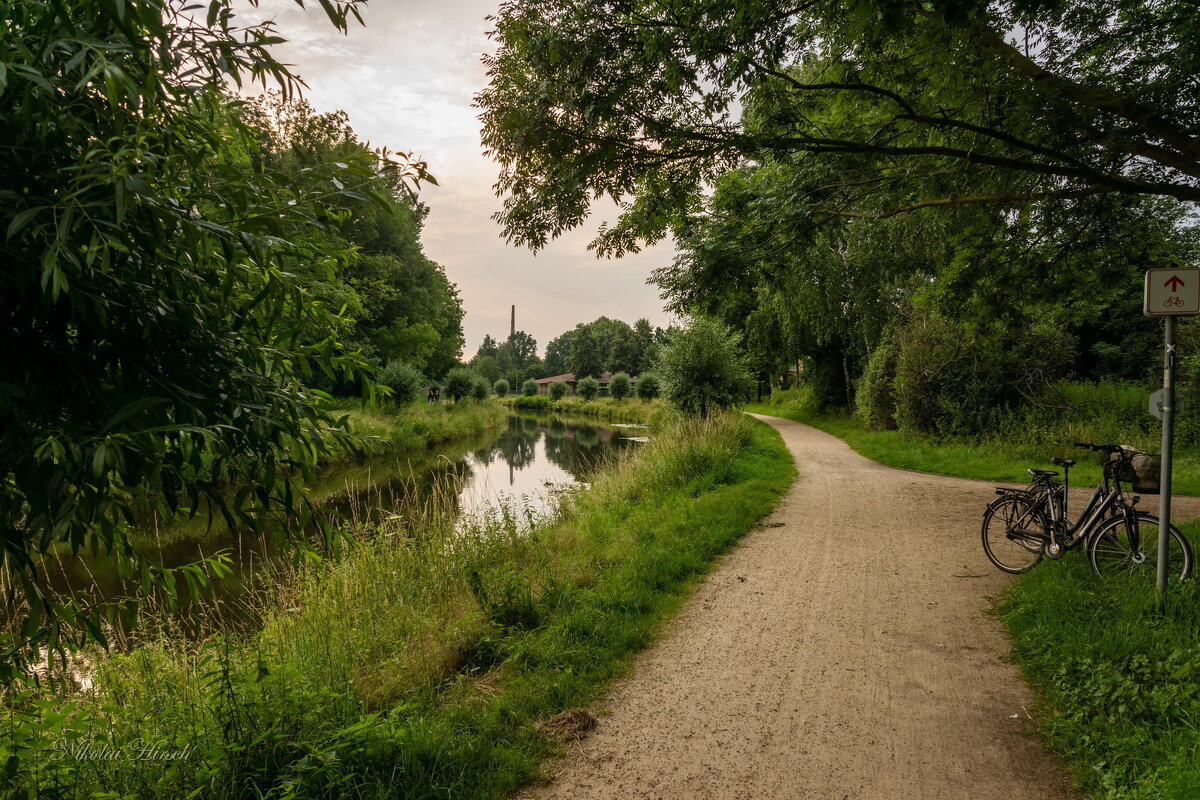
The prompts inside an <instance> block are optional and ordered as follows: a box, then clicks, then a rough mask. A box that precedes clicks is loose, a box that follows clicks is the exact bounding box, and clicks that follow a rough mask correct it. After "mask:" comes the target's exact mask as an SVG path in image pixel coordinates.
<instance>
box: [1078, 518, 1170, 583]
mask: <svg viewBox="0 0 1200 800" xmlns="http://www.w3.org/2000/svg"><path fill="white" fill-rule="evenodd" d="M1133 525H1136V528H1134V527H1133ZM1133 525H1130V524H1128V523H1127V522H1126V520H1125V517H1124V515H1122V516H1119V517H1115V518H1113V519H1110V520H1108V521H1107V522H1104V523H1102V524H1101V525H1100V527H1098V528H1096V530H1094V531H1093V532H1092V535H1091V536H1089V537H1088V540H1087V554H1088V561H1089V562H1090V563H1091V565H1092V571H1094V572H1095V573H1096V574H1097V575H1099V576H1100V577H1102V578H1108V577H1113V576H1117V575H1145V576H1146V579H1147V580H1149V581H1150V582H1151V583H1153V582H1154V581H1156V580H1157V578H1158V530H1159V524H1158V517H1155V516H1152V515H1150V514H1136V515H1135V516H1134V523H1133ZM1133 538H1136V539H1137V540H1138V545H1137V548H1136V549H1134V547H1133V545H1132V543H1131V539H1133ZM1167 541H1168V542H1169V544H1170V546H1169V549H1168V550H1167V576H1168V578H1169V579H1170V580H1183V579H1184V578H1186V577H1188V575H1190V574H1191V573H1192V546H1191V545H1190V544H1188V540H1187V539H1186V538H1184V535H1183V534H1182V533H1180V532H1179V529H1178V528H1176V527H1175V526H1174V525H1172V526H1171V536H1170V537H1169V539H1168V540H1167Z"/></svg>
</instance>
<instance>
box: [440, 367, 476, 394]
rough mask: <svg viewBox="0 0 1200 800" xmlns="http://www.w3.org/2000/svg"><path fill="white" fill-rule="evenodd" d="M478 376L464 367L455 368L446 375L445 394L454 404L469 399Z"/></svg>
mask: <svg viewBox="0 0 1200 800" xmlns="http://www.w3.org/2000/svg"><path fill="white" fill-rule="evenodd" d="M477 377H478V376H477V375H476V374H475V373H474V372H472V371H471V370H469V369H467V368H466V367H455V368H454V369H452V370H450V371H449V372H447V373H446V394H447V395H449V396H450V399H452V400H453V401H454V402H456V403H457V402H458V401H459V400H461V399H462V398H464V397H469V396H470V395H471V392H472V391H473V390H474V388H475V379H476V378H477Z"/></svg>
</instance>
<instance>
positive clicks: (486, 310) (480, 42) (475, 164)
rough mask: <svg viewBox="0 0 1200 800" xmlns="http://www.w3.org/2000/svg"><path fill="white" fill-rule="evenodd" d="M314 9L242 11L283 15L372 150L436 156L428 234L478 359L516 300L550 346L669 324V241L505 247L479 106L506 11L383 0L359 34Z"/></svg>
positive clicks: (290, 50)
mask: <svg viewBox="0 0 1200 800" xmlns="http://www.w3.org/2000/svg"><path fill="white" fill-rule="evenodd" d="M309 5H310V6H313V8H311V9H310V10H307V11H306V10H302V9H300V8H299V7H297V6H296V4H295V2H293V0H263V2H262V3H260V6H259V8H258V9H257V10H255V9H251V8H249V6H248V4H247V6H246V7H245V8H244V9H243V11H242V13H244V14H245V15H246V18H248V19H251V18H258V19H274V20H275V22H276V24H277V27H278V30H279V33H280V35H281V36H283V37H284V38H286V39H288V40H289V41H288V43H287V44H285V45H282V46H280V47H279V50H278V55H279V57H280V58H281V60H283V61H285V62H287V63H290V64H293V65H295V68H296V71H297V72H298V73H299V74H300V75H301V76H302V77H303V78H304V80H305V81H306V82H307V83H308V86H309V89H308V91H306V92H305V96H306V97H307V98H308V100H309V102H311V103H312V104H313V105H314V106H315V107H316V108H318V109H320V110H322V111H332V110H334V109H343V110H345V111H346V112H347V113H348V114H349V115H350V122H351V124H352V125H353V126H354V129H355V131H356V132H357V133H358V134H359V135H360V136H362V137H363V138H364V139H367V140H369V141H370V142H371V143H372V144H373V145H375V146H387V147H390V148H391V149H393V150H398V151H401V152H412V153H414V155H417V156H419V157H421V158H423V159H425V160H426V161H427V162H428V164H429V169H430V171H431V172H432V173H433V174H434V175H435V176H436V177H437V179H438V181H439V183H440V184H441V185H440V186H437V187H434V186H430V187H427V188H426V189H424V190H423V191H422V199H423V200H424V201H425V202H426V203H427V204H428V205H429V206H430V215H429V219H428V222H427V223H426V226H425V233H424V236H423V242H424V246H425V252H426V254H427V255H428V256H429V257H430V258H432V259H433V260H435V261H437V262H438V263H440V264H442V265H443V266H444V267H445V269H446V272H447V274H448V275H449V277H450V280H452V281H453V282H455V283H456V284H457V285H458V287H459V293H460V296H461V297H462V300H463V306H464V308H465V310H466V318H465V319H464V321H463V327H464V330H465V333H466V337H467V349H466V353H465V355H466V356H467V357H470V356H471V355H472V354H473V353H474V350H475V348H476V347H477V346H478V344H479V342H480V341H482V339H483V336H484V335H485V334H491V335H492V336H495V337H503V336H506V335H507V334H508V324H509V316H508V314H509V306H510V305H513V304H515V305H516V306H517V326H518V328H520V329H521V330H524V331H526V332H528V333H529V334H531V335H532V336H533V337H534V338H535V339H537V341H538V344H539V345H540V346H542V347H544V346H545V344H546V342H547V341H549V340H550V339H551V338H553V337H555V336H557V335H558V334H560V333H562V332H563V331H565V330H569V329H570V328H573V327H575V325H576V324H577V323H580V322H589V321H591V320H593V319H595V318H596V317H599V316H601V315H605V316H609V317H614V318H618V319H624V320H626V321H628V322H633V321H634V320H635V319H637V318H639V317H647V318H649V319H650V320H651V322H653V323H655V324H660V325H661V324H665V322H667V321H668V320H667V315H666V314H665V313H664V312H663V311H662V303H661V301H660V300H659V298H658V292H657V289H655V288H654V287H652V286H647V285H646V280H647V278H648V277H649V275H650V272H651V270H653V269H654V268H655V267H659V266H664V265H666V264H669V263H670V261H671V260H672V258H673V257H674V251H673V248H672V247H671V246H670V245H660V246H657V247H654V248H650V249H649V250H647V251H646V252H643V253H641V254H638V255H635V256H628V257H626V258H624V259H621V260H618V261H600V260H597V259H596V257H595V256H594V255H593V254H592V253H590V252H589V251H588V250H587V243H588V242H589V241H590V240H591V238H592V236H593V235H594V230H595V226H594V225H593V226H589V229H588V230H584V231H573V232H571V233H569V234H567V235H566V236H564V237H562V238H561V239H560V240H558V241H556V242H554V243H552V244H551V245H550V246H549V247H547V248H546V249H545V250H544V251H543V252H542V253H540V254H538V255H536V256H535V255H534V254H533V253H531V252H529V251H527V250H524V249H518V248H514V247H511V246H509V245H508V244H506V243H505V242H504V240H503V239H502V238H501V236H500V230H499V227H498V226H497V225H496V223H495V222H493V221H492V220H491V216H492V214H493V213H494V212H495V211H497V210H498V209H499V207H500V200H499V199H498V198H496V197H495V196H494V195H493V193H492V185H493V184H494V183H495V181H496V176H497V172H498V170H497V167H496V165H495V164H494V163H492V162H490V161H489V160H487V159H486V158H484V156H483V149H482V146H481V145H480V142H479V129H480V124H479V120H478V118H477V113H478V112H477V110H476V109H474V108H472V107H471V101H472V98H473V96H474V94H475V93H476V92H477V91H479V90H480V89H482V88H483V87H484V86H485V84H486V80H487V79H486V72H485V69H484V67H483V65H482V63H481V62H480V57H481V55H482V54H483V53H485V52H487V51H489V50H492V49H493V45H492V43H491V42H490V40H489V39H488V38H487V36H486V33H487V31H488V29H489V23H488V22H487V21H486V19H485V17H486V16H487V15H489V14H492V13H494V12H495V11H496V10H497V8H498V3H497V2H495V0H442V2H437V3H425V2H412V1H411V0H373V2H371V3H369V4H368V5H367V6H366V7H365V9H364V13H363V16H364V22H365V27H363V28H360V27H357V26H356V25H352V26H351V29H350V31H349V33H348V34H341V33H338V32H337V31H336V30H335V29H334V28H333V26H332V25H330V24H329V22H328V20H326V18H325V16H324V14H323V13H322V12H321V11H320V10H319V7H317V4H316V3H309Z"/></svg>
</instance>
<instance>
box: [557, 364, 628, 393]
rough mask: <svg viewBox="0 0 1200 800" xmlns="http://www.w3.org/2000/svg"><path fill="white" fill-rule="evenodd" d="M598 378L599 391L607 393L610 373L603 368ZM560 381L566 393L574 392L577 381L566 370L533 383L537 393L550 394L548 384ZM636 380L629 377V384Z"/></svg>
mask: <svg viewBox="0 0 1200 800" xmlns="http://www.w3.org/2000/svg"><path fill="white" fill-rule="evenodd" d="M599 380H600V393H601V394H608V384H609V382H610V381H611V380H612V373H611V372H608V371H607V370H605V372H604V374H603V375H601V376H600V379H599ZM560 381H561V382H562V383H565V384H566V385H567V394H575V384H576V383H578V381H576V380H575V373H574V372H567V373H564V374H562V375H555V376H553V377H550V378H541V379H539V380H536V381H534V383H536V384H537V387H538V394H550V384H552V383H558V382H560ZM636 382H637V378H630V379H629V383H630V386H632V385H634V384H635V383H636Z"/></svg>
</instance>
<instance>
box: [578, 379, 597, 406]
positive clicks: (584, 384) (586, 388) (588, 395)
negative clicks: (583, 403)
mask: <svg viewBox="0 0 1200 800" xmlns="http://www.w3.org/2000/svg"><path fill="white" fill-rule="evenodd" d="M575 391H576V392H578V393H579V396H580V397H582V398H583V399H584V400H594V399H595V398H596V395H598V394H600V381H598V380H596V379H595V378H593V377H592V376H591V375H589V376H587V377H586V378H584V379H583V380H581V381H580V382H579V383H577V384H575Z"/></svg>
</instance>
